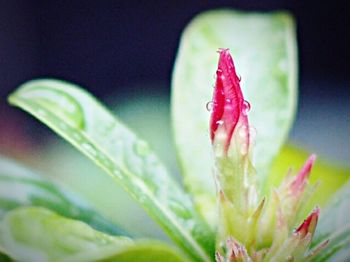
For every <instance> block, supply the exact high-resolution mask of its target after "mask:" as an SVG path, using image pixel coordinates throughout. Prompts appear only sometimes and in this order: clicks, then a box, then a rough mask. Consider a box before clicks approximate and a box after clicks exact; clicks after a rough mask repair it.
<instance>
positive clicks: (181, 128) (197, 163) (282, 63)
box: [172, 10, 297, 221]
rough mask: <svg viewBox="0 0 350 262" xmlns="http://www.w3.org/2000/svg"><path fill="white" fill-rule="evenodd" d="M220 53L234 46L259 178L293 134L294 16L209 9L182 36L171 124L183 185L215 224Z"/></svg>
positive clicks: (264, 175)
mask: <svg viewBox="0 0 350 262" xmlns="http://www.w3.org/2000/svg"><path fill="white" fill-rule="evenodd" d="M218 48H230V51H231V54H232V56H233V58H234V60H235V64H236V69H237V72H238V74H239V75H240V76H241V77H242V81H241V87H242V91H243V94H244V97H245V99H246V100H247V101H249V102H250V104H251V106H252V108H251V110H250V113H249V121H250V124H251V126H253V127H254V128H255V129H256V130H257V136H256V143H255V145H254V156H253V164H254V166H255V167H256V169H257V172H258V177H259V178H260V179H261V181H264V179H265V178H266V176H267V174H268V171H269V168H270V164H271V161H272V160H273V158H274V157H275V156H276V155H277V154H278V152H279V150H280V147H281V146H282V145H283V143H284V142H285V139H286V137H287V135H288V131H289V130H290V127H291V124H292V122H293V119H294V115H295V110H296V100H297V62H296V60H297V57H296V56H297V54H296V53H297V48H296V37H295V28H294V22H293V19H292V17H291V16H290V15H289V14H288V13H284V12H276V13H265V14H261V13H245V12H238V11H233V10H216V11H209V12H206V13H204V14H201V15H199V16H198V17H196V18H195V19H194V20H193V21H192V22H191V23H190V24H189V25H188V27H187V28H186V30H185V31H184V33H183V35H182V38H181V43H180V48H179V51H178V55H177V58H176V63H175V68H174V72H173V81H172V118H173V119H172V121H173V128H174V136H175V141H176V147H177V150H178V158H179V160H180V163H181V167H182V171H183V175H184V182H185V185H186V187H187V188H188V190H189V192H191V193H193V195H194V197H195V201H196V203H197V206H198V207H199V209H200V210H201V211H202V213H203V214H205V216H206V217H207V218H208V220H209V221H213V220H215V218H214V215H213V214H214V211H213V210H214V206H215V198H214V196H215V188H214V179H213V175H212V166H213V164H212V157H211V145H210V139H209V131H208V126H209V124H208V123H209V115H210V113H209V112H208V111H207V110H206V109H205V108H206V103H207V102H208V101H210V99H211V97H212V92H213V90H212V86H213V84H214V77H213V75H214V73H215V71H216V67H217V60H218V55H217V54H216V50H218Z"/></svg>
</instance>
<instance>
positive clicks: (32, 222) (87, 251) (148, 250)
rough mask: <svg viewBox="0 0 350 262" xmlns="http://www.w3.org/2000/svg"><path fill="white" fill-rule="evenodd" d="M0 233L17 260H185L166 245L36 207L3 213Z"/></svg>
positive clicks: (6, 247)
mask: <svg viewBox="0 0 350 262" xmlns="http://www.w3.org/2000/svg"><path fill="white" fill-rule="evenodd" d="M0 233H1V234H0V245H2V246H3V247H4V249H6V252H8V253H9V254H10V255H11V257H12V258H14V259H16V260H19V261H33V262H36V261H97V260H98V261H155V262H156V261H172V262H175V261H178V262H179V261H185V260H186V258H185V257H184V256H183V255H182V254H181V253H179V251H178V250H175V249H173V248H172V247H170V246H168V245H165V244H162V243H159V242H156V241H139V242H133V241H132V240H131V239H129V238H127V237H113V236H109V235H106V234H103V233H101V232H98V231H95V230H93V229H92V228H90V227H89V226H88V225H86V224H84V223H82V222H79V221H76V220H72V219H67V218H63V217H61V216H59V215H57V214H55V213H53V212H51V211H49V210H47V209H44V208H38V207H21V208H18V209H15V210H13V211H11V212H9V213H7V214H6V216H5V217H4V218H3V219H2V220H1V222H0ZM5 258H6V256H5V255H4V259H5ZM0 259H1V257H0ZM0 261H1V260H0ZM4 261H7V260H4Z"/></svg>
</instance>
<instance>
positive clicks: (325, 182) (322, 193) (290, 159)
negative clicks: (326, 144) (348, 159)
mask: <svg viewBox="0 0 350 262" xmlns="http://www.w3.org/2000/svg"><path fill="white" fill-rule="evenodd" d="M308 156H309V153H307V152H306V151H304V150H302V149H298V148H296V147H294V146H291V145H287V146H285V147H283V149H282V150H281V153H280V154H279V155H278V157H277V158H276V159H275V161H274V163H273V166H272V170H271V175H270V176H269V179H268V182H267V184H268V185H269V187H266V190H265V193H266V194H267V192H268V190H270V189H271V188H272V187H274V186H278V185H279V184H280V183H281V181H282V180H283V178H284V177H285V175H286V174H287V172H288V169H289V168H291V167H292V168H293V169H294V171H295V172H296V171H297V170H298V169H299V168H301V167H302V166H303V164H304V162H305V161H306V159H307V158H308ZM349 179H350V170H347V169H343V168H339V167H335V166H333V165H330V164H327V163H326V162H324V161H322V159H317V160H316V162H315V165H314V166H313V168H312V171H311V175H310V183H311V184H314V183H318V186H317V188H316V190H315V192H314V193H313V195H312V197H311V198H310V200H309V201H308V203H305V208H304V209H303V210H304V216H306V215H307V214H308V213H310V211H311V210H312V209H313V208H314V207H315V206H316V205H318V206H321V207H324V206H325V204H326V203H327V201H329V199H330V198H331V197H332V195H333V194H334V193H335V192H336V191H337V190H338V189H339V188H341V187H342V186H343V185H344V184H345V183H346V182H347V181H348V180H349Z"/></svg>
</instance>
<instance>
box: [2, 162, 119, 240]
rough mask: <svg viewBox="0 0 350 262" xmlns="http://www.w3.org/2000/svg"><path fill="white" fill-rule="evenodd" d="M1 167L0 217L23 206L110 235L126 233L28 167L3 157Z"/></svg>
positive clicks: (74, 196)
mask: <svg viewBox="0 0 350 262" xmlns="http://www.w3.org/2000/svg"><path fill="white" fill-rule="evenodd" d="M0 167H1V168H0V218H1V217H2V216H4V215H5V214H6V213H7V212H8V211H10V210H12V209H15V208H17V207H20V206H40V207H45V208H47V209H50V210H52V211H55V212H56V213H58V214H60V215H62V216H65V217H67V218H72V219H77V220H81V221H83V222H85V223H87V224H89V225H90V226H91V227H93V228H95V229H97V230H99V231H102V232H105V233H108V234H112V235H121V234H122V235H125V234H126V233H125V232H124V231H123V230H121V229H120V228H119V227H118V226H117V225H115V224H113V223H112V222H110V221H108V220H107V219H105V218H104V217H102V216H101V215H100V214H99V213H97V212H96V211H95V210H93V209H92V208H91V207H89V205H88V204H87V203H85V202H84V201H82V200H81V199H79V198H78V197H77V196H76V195H73V194H72V193H71V192H68V191H67V190H64V189H63V188H61V187H59V186H58V185H55V184H53V183H52V182H50V181H48V180H46V179H44V178H43V177H39V176H38V175H36V174H35V173H33V172H32V171H30V170H29V169H28V168H25V167H23V166H21V165H19V164H17V163H15V162H14V161H11V160H8V159H6V158H0Z"/></svg>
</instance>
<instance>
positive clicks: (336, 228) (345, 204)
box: [313, 182, 350, 261]
mask: <svg viewBox="0 0 350 262" xmlns="http://www.w3.org/2000/svg"><path fill="white" fill-rule="evenodd" d="M349 209H350V182H348V183H347V184H345V185H344V186H343V187H342V188H341V190H339V191H338V192H337V193H336V194H335V195H334V196H333V198H332V200H331V201H330V202H329V203H328V205H327V207H326V208H325V209H324V210H321V216H320V221H319V223H318V225H317V230H316V234H315V237H314V241H313V247H315V246H317V245H319V244H320V243H322V242H323V241H326V240H327V239H329V240H330V241H329V244H328V245H327V246H326V248H325V250H322V251H321V252H320V253H319V254H318V255H317V256H316V257H315V258H314V259H313V261H330V259H331V261H349V259H350V220H349Z"/></svg>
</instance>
